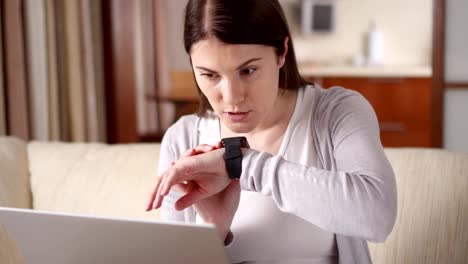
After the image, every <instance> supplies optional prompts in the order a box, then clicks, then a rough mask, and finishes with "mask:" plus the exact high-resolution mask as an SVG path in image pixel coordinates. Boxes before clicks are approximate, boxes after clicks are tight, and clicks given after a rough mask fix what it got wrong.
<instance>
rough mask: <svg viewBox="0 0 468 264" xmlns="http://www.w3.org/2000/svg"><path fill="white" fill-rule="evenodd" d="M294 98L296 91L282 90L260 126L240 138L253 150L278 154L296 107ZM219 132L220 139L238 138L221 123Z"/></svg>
mask: <svg viewBox="0 0 468 264" xmlns="http://www.w3.org/2000/svg"><path fill="white" fill-rule="evenodd" d="M280 93H282V92H280ZM296 98H297V91H295V90H284V93H282V94H279V95H278V100H277V103H276V104H275V107H274V109H273V110H274V111H273V112H272V113H271V114H270V115H269V116H267V117H266V118H265V120H264V121H263V122H262V124H259V125H258V126H257V127H256V128H255V129H254V130H252V131H250V132H248V133H245V134H242V136H245V137H247V140H248V141H249V144H250V146H251V147H252V148H253V149H256V150H259V151H265V152H268V153H271V154H273V155H276V154H277V153H278V151H279V148H280V147H281V143H282V142H283V138H284V134H285V133H286V130H287V128H288V124H289V122H290V120H291V117H292V114H293V112H294V109H295V106H296ZM220 132H221V136H222V137H232V136H239V134H236V133H234V132H232V131H230V130H229V129H228V128H227V127H225V126H224V125H223V124H222V123H221V124H220Z"/></svg>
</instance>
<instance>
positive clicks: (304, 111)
mask: <svg viewBox="0 0 468 264" xmlns="http://www.w3.org/2000/svg"><path fill="white" fill-rule="evenodd" d="M301 89H303V90H302V91H301V93H300V94H301V97H302V98H299V96H298V101H297V103H296V109H295V111H294V114H293V116H294V115H297V116H296V118H299V122H307V125H308V127H310V135H309V136H310V137H313V140H312V141H311V142H314V144H313V145H311V146H304V145H301V141H302V140H301V139H294V138H292V139H291V141H292V143H290V144H289V145H288V146H291V147H292V146H294V147H297V146H299V145H301V147H302V148H304V147H307V148H315V149H314V151H315V152H316V153H317V158H318V159H319V160H318V162H316V166H315V167H312V166H304V165H300V164H297V163H294V162H292V161H287V160H285V159H284V158H283V157H281V156H273V155H271V154H268V153H264V152H258V151H255V150H249V151H248V152H247V153H246V155H245V156H244V159H243V172H242V175H241V178H240V184H241V188H242V190H246V191H255V192H261V193H262V194H265V195H269V196H271V197H272V199H273V200H274V201H275V203H276V204H277V206H278V208H279V209H280V210H281V211H284V212H287V213H291V214H295V215H297V216H298V217H300V218H302V219H305V220H306V221H309V222H310V223H312V224H314V225H316V226H318V227H320V228H322V229H324V230H327V231H330V232H333V233H335V234H336V241H337V246H338V254H339V262H340V263H359V264H363V263H371V262H372V261H371V259H370V255H369V250H368V247H367V240H369V241H373V242H383V241H385V239H386V237H387V236H388V235H389V233H390V232H391V230H392V228H393V225H394V223H395V219H396V211H397V197H396V195H397V193H396V183H395V177H394V174H393V170H392V168H391V166H390V164H389V162H388V160H387V158H386V156H385V153H384V150H383V147H382V145H381V142H380V136H379V127H378V122H377V118H376V115H375V113H374V110H373V109H372V107H371V106H370V104H369V103H368V102H367V100H365V99H364V97H363V96H361V95H360V94H359V93H357V92H354V91H351V90H348V89H344V88H341V87H334V88H330V89H322V88H320V87H314V86H307V87H304V88H301ZM301 102H302V103H301ZM201 120H202V119H201V118H200V117H197V116H195V115H191V116H185V117H183V118H181V119H180V120H179V121H178V122H176V123H175V124H174V125H173V126H172V127H170V128H169V129H168V131H167V133H166V135H165V136H164V139H163V141H162V145H161V155H160V162H159V172H160V173H161V172H163V171H165V170H166V169H167V168H168V167H169V164H170V162H171V161H173V160H176V159H177V158H178V157H179V156H180V155H181V153H183V152H184V151H185V150H187V149H189V148H192V147H194V146H197V145H198V144H199V142H198V139H199V134H198V133H200V129H199V124H200V121H201ZM302 125H304V124H302ZM280 175H296V176H298V177H280ZM178 197H180V196H179V194H178V193H176V192H171V193H170V194H169V195H168V196H167V197H166V199H165V200H164V203H163V206H162V218H163V219H168V220H176V221H186V222H195V218H196V212H195V210H193V208H188V209H186V210H184V211H183V212H178V211H175V210H174V209H173V203H174V202H175V201H176V200H177V198H178ZM304 197H309V198H308V199H304ZM297 201H300V202H297ZM234 235H235V234H234Z"/></svg>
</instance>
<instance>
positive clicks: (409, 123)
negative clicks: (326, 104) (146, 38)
mask: <svg viewBox="0 0 468 264" xmlns="http://www.w3.org/2000/svg"><path fill="white" fill-rule="evenodd" d="M309 80H311V81H314V82H318V83H321V85H322V86H323V87H325V88H329V87H332V86H343V87H345V88H348V89H353V90H356V91H358V92H360V93H361V94H362V95H363V96H364V97H366V98H367V100H369V102H370V104H371V105H372V106H373V108H374V110H375V112H376V114H377V117H378V119H379V125H380V135H381V140H382V144H383V145H384V146H385V147H431V146H432V136H433V135H432V120H431V118H432V94H431V93H432V87H431V85H432V83H431V82H432V80H431V78H406V77H405V78H395V77H391V78H384V77H379V78H367V77H324V78H320V79H316V78H309Z"/></svg>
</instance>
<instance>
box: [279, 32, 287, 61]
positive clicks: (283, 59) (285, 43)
mask: <svg viewBox="0 0 468 264" xmlns="http://www.w3.org/2000/svg"><path fill="white" fill-rule="evenodd" d="M288 43H289V37H285V38H284V52H283V54H281V56H280V57H279V67H280V68H281V67H283V66H284V63H285V62H286V55H287V54H288V49H289V45H288Z"/></svg>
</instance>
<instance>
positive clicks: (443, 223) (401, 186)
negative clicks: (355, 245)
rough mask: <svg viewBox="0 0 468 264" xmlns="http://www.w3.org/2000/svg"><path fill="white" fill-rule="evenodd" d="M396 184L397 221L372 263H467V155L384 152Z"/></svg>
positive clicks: (375, 247) (373, 250) (373, 248)
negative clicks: (393, 173) (390, 165)
mask: <svg viewBox="0 0 468 264" xmlns="http://www.w3.org/2000/svg"><path fill="white" fill-rule="evenodd" d="M386 153H387V156H388V158H389V160H390V162H391V164H392V166H393V169H394V171H395V175H396V179H397V190H398V207H399V208H398V216H397V222H396V225H395V228H394V229H393V232H392V234H391V235H390V236H389V238H388V239H387V241H386V242H385V243H384V244H372V243H369V246H370V249H371V255H372V258H373V260H374V263H392V264H393V263H412V264H414V263H429V264H431V263H434V264H435V263H468V154H461V153H458V154H457V153H450V152H448V151H444V150H434V149H386Z"/></svg>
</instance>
